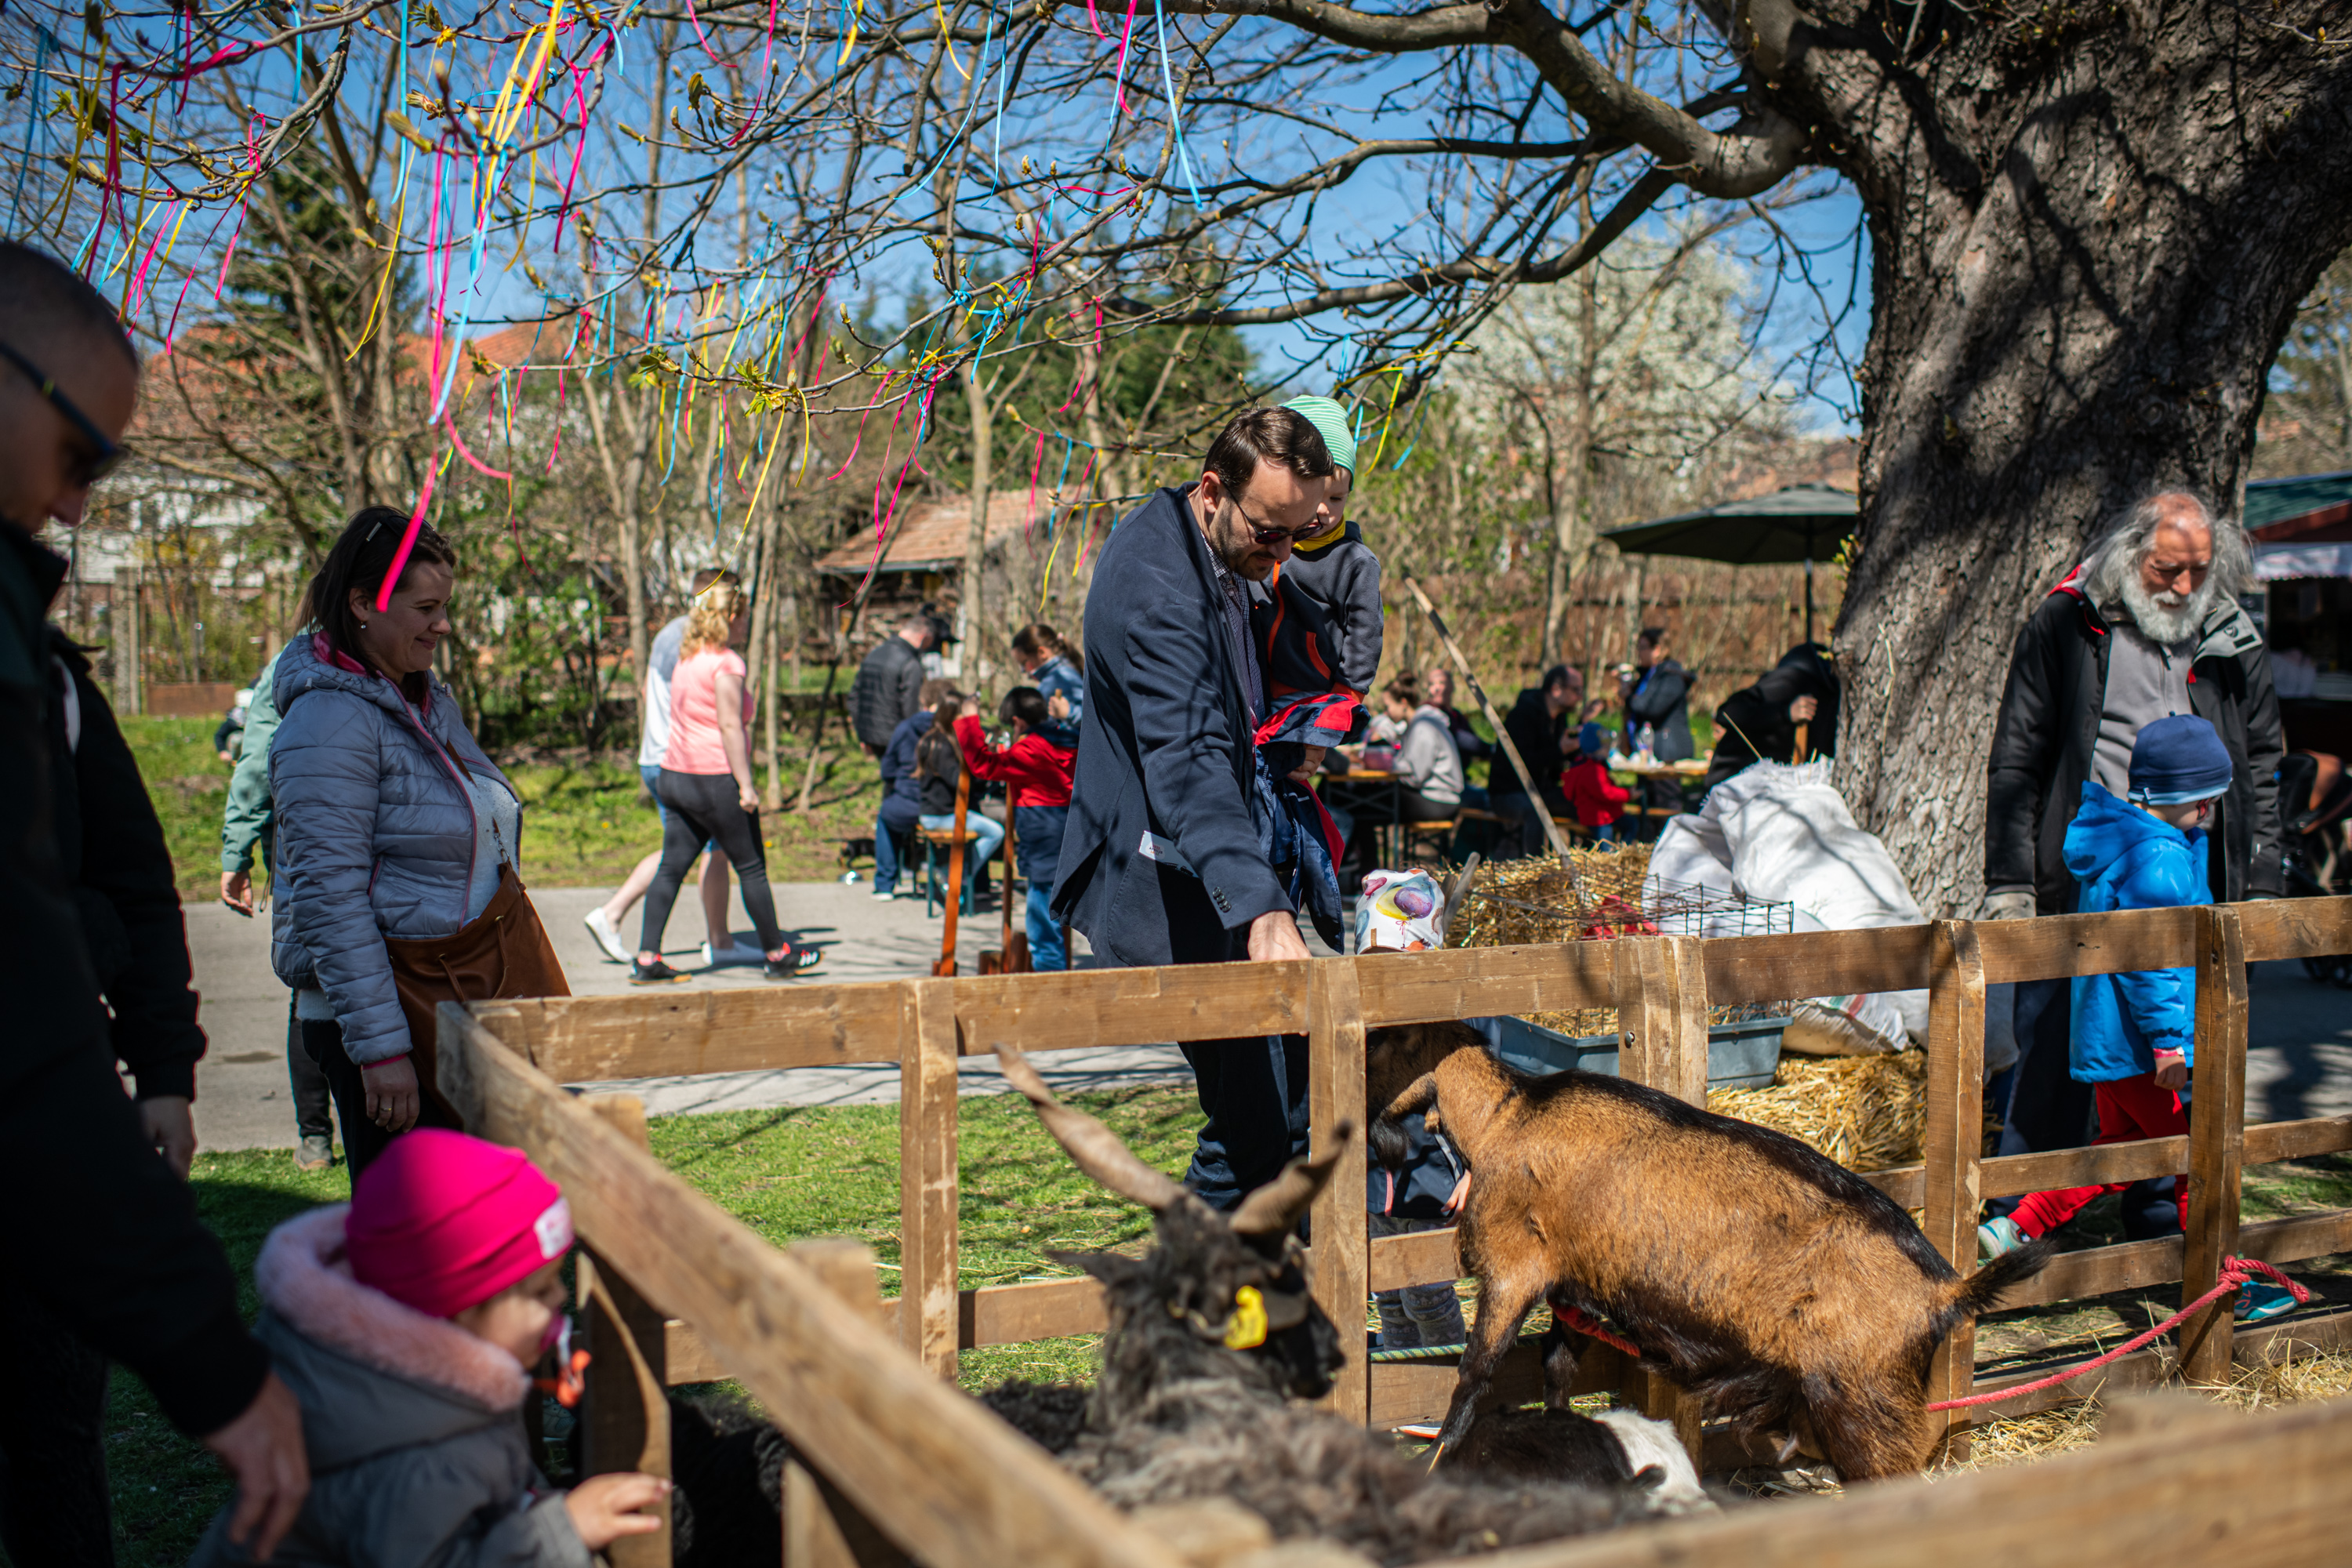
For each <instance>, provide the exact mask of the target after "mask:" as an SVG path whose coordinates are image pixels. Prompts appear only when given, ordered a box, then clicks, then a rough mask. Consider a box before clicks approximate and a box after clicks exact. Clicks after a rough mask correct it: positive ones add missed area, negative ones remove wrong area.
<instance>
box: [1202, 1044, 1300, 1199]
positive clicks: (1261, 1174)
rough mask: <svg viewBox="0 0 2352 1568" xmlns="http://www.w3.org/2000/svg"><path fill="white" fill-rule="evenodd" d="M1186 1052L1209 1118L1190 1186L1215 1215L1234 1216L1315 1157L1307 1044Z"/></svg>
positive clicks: (1215, 1047) (1214, 1047)
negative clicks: (1310, 1140) (1302, 1160)
mask: <svg viewBox="0 0 2352 1568" xmlns="http://www.w3.org/2000/svg"><path fill="white" fill-rule="evenodd" d="M1178 1048H1179V1049H1181V1050H1182V1051H1183V1053H1184V1059H1185V1060H1186V1061H1188V1062H1190V1063H1192V1077H1193V1079H1194V1080H1195V1082H1196V1083H1197V1084H1198V1086H1199V1089H1200V1095H1201V1109H1202V1111H1204V1112H1206V1113H1207V1116H1208V1121H1206V1122H1205V1123H1204V1124H1203V1125H1202V1128H1201V1139H1200V1142H1199V1143H1198V1144H1197V1145H1196V1146H1195V1147H1194V1148H1193V1151H1192V1168H1191V1169H1189V1170H1187V1171H1186V1172H1185V1173H1184V1184H1185V1185H1186V1186H1188V1187H1190V1188H1192V1190H1193V1191H1194V1192H1196V1193H1198V1194H1200V1195H1201V1201H1202V1203H1205V1204H1207V1205H1209V1206H1210V1207H1211V1208H1213V1209H1218V1210H1231V1209H1233V1208H1234V1207H1236V1206H1238V1205H1240V1203H1241V1201H1242V1198H1243V1195H1244V1194H1247V1193H1249V1192H1250V1191H1252V1190H1253V1189H1255V1188H1257V1187H1262V1186H1264V1185H1265V1184H1266V1183H1268V1182H1270V1181H1272V1180H1274V1178H1275V1177H1276V1176H1277V1175H1280V1174H1281V1173H1282V1167H1283V1166H1284V1165H1286V1164H1287V1163H1289V1162H1290V1161H1291V1159H1292V1158H1293V1157H1294V1156H1296V1155H1299V1154H1304V1153H1305V1152H1307V1037H1306V1036H1304V1035H1256V1036H1252V1037H1249V1038H1246V1039H1238V1040H1187V1041H1185V1042H1183V1043H1182V1044H1181V1046H1180V1047H1178Z"/></svg>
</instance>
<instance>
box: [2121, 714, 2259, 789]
mask: <svg viewBox="0 0 2352 1568" xmlns="http://www.w3.org/2000/svg"><path fill="white" fill-rule="evenodd" d="M2233 771H2234V770H2232V769H2231V765H2230V749H2229V748H2228V747H2227V746H2224V745H2223V744H2222V743H2221V736H2220V735H2219V734H2217V733H2215V732H2214V729H2213V726H2212V725H2210V724H2209V723H2207V722H2206V721H2204V720H2202V719H2200V718H2198V717H2197V716H2196V715H2195V714H2193V713H2175V714H2172V715H2170V716H2168V717H2167V718H2163V719H2158V721H2156V722H2154V723H2153V724H2149V725H2147V726H2146V727H2145V728H2143V729H2142V730H2141V731H2140V732H2139V739H2138V740H2137V741H2135V742H2132V754H2131V798H2132V802H2133V804H2135V805H2186V804H2187V803H2189V801H2192V800H2211V799H2212V798H2213V797H2214V796H2216V795H2221V793H2222V792H2223V791H2225V790H2227V789H2228V788H2229V787H2230V778H2231V773H2232V772H2233Z"/></svg>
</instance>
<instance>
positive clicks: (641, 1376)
mask: <svg viewBox="0 0 2352 1568" xmlns="http://www.w3.org/2000/svg"><path fill="white" fill-rule="evenodd" d="M583 1103H584V1104H585V1105H586V1106H587V1108H588V1110H590V1111H591V1112H593V1114H595V1115H596V1116H598V1117H600V1118H601V1119H603V1121H604V1124H605V1125H606V1126H608V1127H611V1128H612V1129H613V1130H614V1131H616V1132H618V1133H620V1134H621V1136H623V1137H624V1138H626V1139H627V1140H628V1141H629V1142H630V1143H631V1145H632V1146H634V1147H635V1148H638V1149H643V1150H646V1151H650V1150H651V1149H652V1147H653V1144H652V1142H651V1140H650V1139H648V1138H647V1136H646V1103H645V1101H644V1100H639V1099H638V1098H637V1097H636V1096H635V1095H634V1094H608V1095H594V1096H592V1097H590V1098H589V1099H588V1100H585V1101H584V1102H583ZM572 1278H573V1281H574V1284H575V1285H576V1287H577V1289H578V1291H579V1297H580V1304H581V1308H582V1315H583V1325H582V1326H583V1329H584V1330H585V1338H586V1343H585V1344H584V1345H583V1347H582V1348H583V1349H584V1350H585V1351H587V1352H588V1357H589V1360H588V1366H587V1370H586V1372H585V1373H583V1383H584V1384H585V1386H584V1387H583V1390H582V1399H581V1404H580V1424H581V1441H582V1447H583V1461H584V1462H583V1468H584V1470H585V1471H586V1473H587V1474H589V1475H592V1476H601V1475H607V1474H611V1473H614V1472H615V1471H619V1472H626V1471H631V1470H637V1471H642V1472H644V1473H645V1474H646V1475H649V1476H665V1477H667V1476H668V1475H670V1474H672V1473H673V1472H672V1470H671V1468H670V1451H669V1398H668V1394H667V1366H666V1365H665V1364H664V1360H663V1353H664V1351H665V1350H666V1348H667V1347H666V1344H665V1335H664V1333H663V1321H662V1314H661V1313H659V1312H657V1311H656V1310H654V1309H653V1308H652V1306H650V1305H649V1304H648V1303H647V1302H646V1299H645V1298H644V1297H643V1296H641V1295H639V1294H638V1293H637V1291H636V1290H635V1289H633V1288H632V1287H631V1286H630V1284H629V1282H628V1281H627V1280H626V1279H624V1278H623V1277H622V1276H621V1274H620V1271H619V1270H617V1269H615V1268H612V1267H611V1266H610V1265H609V1264H607V1263H606V1262H605V1261H604V1258H602V1257H601V1256H600V1255H599V1254H598V1253H597V1252H596V1250H595V1249H594V1248H593V1247H583V1249H582V1252H581V1256H580V1258H579V1259H578V1261H577V1262H575V1263H574V1264H573V1266H572ZM651 1511H652V1512H654V1513H656V1514H658V1515H660V1516H661V1521H662V1528H661V1529H659V1530H657V1531H654V1532H652V1533H651V1534H649V1535H625V1536H623V1537H621V1538H620V1539H619V1540H618V1541H615V1542H613V1543H612V1545H611V1546H609V1547H607V1548H606V1549H605V1554H606V1556H607V1557H608V1558H609V1559H610V1560H611V1562H612V1563H613V1568H669V1565H670V1561H671V1541H670V1530H669V1526H670V1500H669V1499H668V1498H663V1499H662V1500H659V1501H658V1502H656V1503H655V1504H654V1505H653V1507H652V1510H651Z"/></svg>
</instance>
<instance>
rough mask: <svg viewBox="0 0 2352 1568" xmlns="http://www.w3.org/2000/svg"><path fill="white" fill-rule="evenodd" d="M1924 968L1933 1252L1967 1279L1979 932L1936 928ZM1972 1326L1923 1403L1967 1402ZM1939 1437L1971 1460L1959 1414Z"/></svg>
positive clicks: (1939, 1364) (1940, 1353) (1947, 1417)
mask: <svg viewBox="0 0 2352 1568" xmlns="http://www.w3.org/2000/svg"><path fill="white" fill-rule="evenodd" d="M1933 930H1934V933H1935V934H1934V938H1933V942H1932V945H1931V952H1932V954H1933V957H1932V961H1931V963H1930V964H1929V966H1928V981H1927V985H1928V992H1927V1131H1926V1136H1925V1139H1924V1142H1925V1145H1926V1146H1925V1150H1924V1152H1925V1154H1926V1156H1927V1158H1926V1159H1925V1161H1924V1162H1923V1163H1924V1165H1925V1167H1926V1182H1925V1186H1926V1196H1927V1212H1926V1214H1925V1215H1924V1216H1923V1218H1922V1220H1921V1226H1922V1227H1923V1228H1924V1229H1925V1230H1926V1231H1927V1240H1928V1243H1929V1245H1931V1246H1933V1247H1935V1249H1936V1250H1937V1252H1939V1253H1942V1254H1943V1256H1944V1261H1945V1262H1947V1263H1948V1264H1950V1265H1951V1266H1952V1267H1953V1268H1956V1269H1958V1270H1959V1273H1960V1277H1961V1278H1962V1279H1967V1278H1968V1277H1969V1275H1971V1274H1974V1273H1975V1272H1976V1271H1977V1210H1978V1208H1979V1206H1980V1205H1981V1201H1982V1195H1981V1192H1980V1187H1979V1172H1978V1164H1979V1162H1980V1160H1981V1159H1982V1157H1983V1153H1984V1033H1985V971H1984V959H1983V956H1982V954H1981V953H1980V952H1979V950H1978V947H1977V933H1976V928H1975V927H1974V926H1971V925H1969V923H1968V922H1967V921H1937V922H1936V923H1935V926H1934V928H1933ZM1976 1363H1977V1336H1976V1321H1975V1320H1974V1319H1973V1318H1969V1319H1963V1320H1962V1321H1959V1322H1958V1323H1955V1324H1954V1325H1952V1331H1951V1332H1950V1333H1948V1334H1947V1335H1946V1336H1945V1337H1944V1342H1943V1343H1942V1344H1940V1345H1938V1346H1937V1347H1936V1354H1935V1359H1934V1360H1933V1361H1932V1362H1931V1363H1929V1364H1928V1369H1927V1398H1928V1401H1929V1402H1930V1403H1931V1404H1932V1403H1934V1402H1936V1401H1938V1400H1945V1399H1965V1398H1967V1397H1968V1394H1969V1384H1970V1383H1971V1381H1972V1380H1973V1379H1974V1377H1975V1375H1976ZM1930 1419H1931V1420H1937V1419H1940V1422H1941V1425H1940V1426H1938V1427H1937V1434H1936V1436H1937V1438H1939V1439H1940V1441H1941V1442H1942V1444H1943V1456H1944V1458H1947V1459H1949V1460H1951V1461H1952V1462H1954V1463H1958V1462H1960V1461H1962V1460H1965V1459H1966V1458H1968V1455H1969V1413H1968V1412H1967V1411H1965V1410H1948V1411H1940V1412H1937V1415H1934V1416H1931V1417H1930Z"/></svg>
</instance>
